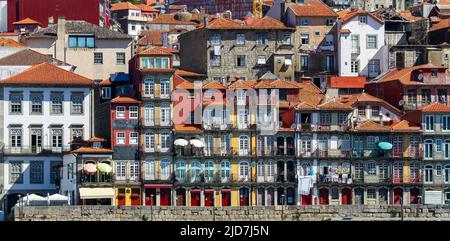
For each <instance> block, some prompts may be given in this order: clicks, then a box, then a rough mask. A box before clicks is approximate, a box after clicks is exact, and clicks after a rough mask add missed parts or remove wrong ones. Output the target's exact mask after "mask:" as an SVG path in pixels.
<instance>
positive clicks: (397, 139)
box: [393, 136, 403, 155]
mask: <svg viewBox="0 0 450 241" xmlns="http://www.w3.org/2000/svg"><path fill="white" fill-rule="evenodd" d="M393 151H394V153H395V154H400V155H402V154H403V137H402V136H394V138H393Z"/></svg>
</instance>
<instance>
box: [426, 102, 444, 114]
mask: <svg viewBox="0 0 450 241" xmlns="http://www.w3.org/2000/svg"><path fill="white" fill-rule="evenodd" d="M419 110H421V111H422V112H450V106H448V105H445V104H442V103H439V102H435V103H432V104H429V105H426V106H422V107H420V108H419Z"/></svg>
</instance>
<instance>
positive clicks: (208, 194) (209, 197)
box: [203, 191, 214, 207]
mask: <svg viewBox="0 0 450 241" xmlns="http://www.w3.org/2000/svg"><path fill="white" fill-rule="evenodd" d="M203 193H204V196H205V207H212V206H214V192H213V191H205V192H203Z"/></svg>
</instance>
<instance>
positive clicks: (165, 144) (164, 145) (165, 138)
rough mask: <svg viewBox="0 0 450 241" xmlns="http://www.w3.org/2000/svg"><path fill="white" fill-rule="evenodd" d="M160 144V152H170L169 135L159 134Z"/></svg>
mask: <svg viewBox="0 0 450 241" xmlns="http://www.w3.org/2000/svg"><path fill="white" fill-rule="evenodd" d="M160 138H161V140H160V143H161V151H163V152H167V151H169V150H170V146H171V140H170V134H169V133H161V134H160Z"/></svg>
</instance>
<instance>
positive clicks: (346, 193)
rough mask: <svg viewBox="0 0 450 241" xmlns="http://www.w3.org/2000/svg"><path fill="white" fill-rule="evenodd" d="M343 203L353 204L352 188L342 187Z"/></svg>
mask: <svg viewBox="0 0 450 241" xmlns="http://www.w3.org/2000/svg"><path fill="white" fill-rule="evenodd" d="M341 192H342V204H343V205H351V204H352V190H351V189H350V188H344V189H342V191H341Z"/></svg>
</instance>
